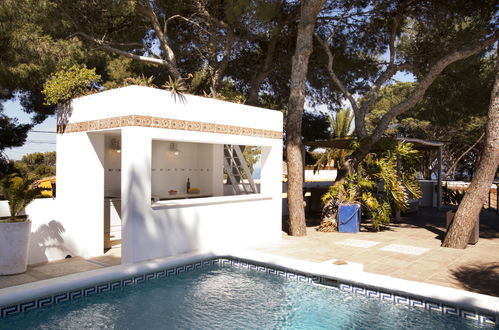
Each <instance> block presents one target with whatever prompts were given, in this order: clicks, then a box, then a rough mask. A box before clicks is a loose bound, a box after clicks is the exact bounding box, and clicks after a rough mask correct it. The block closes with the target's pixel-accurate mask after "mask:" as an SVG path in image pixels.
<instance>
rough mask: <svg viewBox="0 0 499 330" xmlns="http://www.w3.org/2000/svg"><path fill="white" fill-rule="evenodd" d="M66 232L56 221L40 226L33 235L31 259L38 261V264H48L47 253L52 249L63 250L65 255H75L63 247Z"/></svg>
mask: <svg viewBox="0 0 499 330" xmlns="http://www.w3.org/2000/svg"><path fill="white" fill-rule="evenodd" d="M65 231H66V229H65V228H64V226H63V225H62V224H61V223H60V222H58V221H56V220H52V221H50V222H48V223H46V224H43V225H41V226H39V227H38V228H37V229H36V231H34V232H32V233H31V238H30V243H29V244H30V254H31V255H30V259H32V260H36V262H46V261H48V258H47V255H46V251H47V249H52V248H54V249H59V250H62V251H63V253H64V254H70V255H72V254H73V253H72V252H71V251H69V250H68V249H67V248H66V247H64V245H63V243H64V239H63V238H62V234H63V233H64V232H65Z"/></svg>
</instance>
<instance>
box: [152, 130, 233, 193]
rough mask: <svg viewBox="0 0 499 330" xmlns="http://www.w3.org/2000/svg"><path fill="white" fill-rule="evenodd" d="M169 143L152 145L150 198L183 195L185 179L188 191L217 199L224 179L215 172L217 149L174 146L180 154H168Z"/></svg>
mask: <svg viewBox="0 0 499 330" xmlns="http://www.w3.org/2000/svg"><path fill="white" fill-rule="evenodd" d="M170 143H171V141H159V140H153V142H152V187H151V189H152V194H153V195H160V196H168V191H169V190H177V191H178V193H179V194H185V193H186V183H187V179H189V182H190V184H191V188H194V187H196V188H199V189H200V191H201V192H202V193H210V194H213V195H214V196H220V191H221V187H218V186H222V184H223V182H222V180H223V176H222V173H221V171H220V170H219V169H217V168H214V157H215V156H214V152H215V150H217V155H216V157H220V158H221V157H222V155H221V154H219V152H218V150H219V149H220V148H219V147H218V146H215V145H213V144H206V143H188V142H176V144H177V148H178V150H179V154H178V155H175V154H174V153H173V152H171V151H170Z"/></svg>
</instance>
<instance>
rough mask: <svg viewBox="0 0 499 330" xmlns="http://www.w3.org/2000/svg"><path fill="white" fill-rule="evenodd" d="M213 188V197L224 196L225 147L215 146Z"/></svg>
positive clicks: (221, 145) (212, 175)
mask: <svg viewBox="0 0 499 330" xmlns="http://www.w3.org/2000/svg"><path fill="white" fill-rule="evenodd" d="M212 146H213V159H212V164H211V167H212V173H211V180H212V181H211V187H212V192H213V196H223V195H224V184H223V181H224V169H223V167H224V145H223V144H213V145H212Z"/></svg>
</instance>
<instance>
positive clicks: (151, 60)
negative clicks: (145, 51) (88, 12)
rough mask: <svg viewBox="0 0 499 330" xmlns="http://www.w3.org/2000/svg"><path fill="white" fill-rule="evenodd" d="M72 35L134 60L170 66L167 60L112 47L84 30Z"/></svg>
mask: <svg viewBox="0 0 499 330" xmlns="http://www.w3.org/2000/svg"><path fill="white" fill-rule="evenodd" d="M72 36H81V37H83V38H84V39H86V40H88V41H91V42H93V43H95V44H97V45H99V46H100V47H101V48H104V49H105V50H107V51H109V52H112V53H115V54H118V55H122V56H125V57H128V58H131V59H134V60H138V61H144V62H149V63H154V64H159V65H162V66H166V67H168V63H167V62H166V61H165V60H162V59H158V58H153V57H148V56H141V55H137V54H133V53H130V52H127V51H124V50H121V49H118V48H115V47H111V46H110V45H109V44H108V43H106V42H104V41H102V40H100V39H96V38H94V37H92V36H89V35H88V34H86V33H84V32H76V33H74V34H72Z"/></svg>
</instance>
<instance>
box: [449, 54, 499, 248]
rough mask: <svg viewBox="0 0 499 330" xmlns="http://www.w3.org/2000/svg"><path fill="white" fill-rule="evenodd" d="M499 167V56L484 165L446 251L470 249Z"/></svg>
mask: <svg viewBox="0 0 499 330" xmlns="http://www.w3.org/2000/svg"><path fill="white" fill-rule="evenodd" d="M498 166H499V56H497V59H496V79H495V83H494V88H493V90H492V94H491V96H490V106H489V113H488V122H487V129H486V134H485V143H484V148H483V150H482V156H481V157H480V164H479V165H478V169H477V171H476V173H475V176H474V177H473V180H472V181H471V184H470V186H469V188H468V190H467V191H466V194H465V195H464V198H463V200H462V202H461V204H460V205H459V208H458V209H457V212H456V214H455V216H454V221H452V223H451V225H450V227H449V231H448V232H447V235H445V238H444V241H443V243H442V246H443V247H452V248H460V249H464V248H466V246H467V244H468V240H469V237H470V235H471V232H472V230H473V227H474V225H475V222H476V221H478V220H479V216H480V210H481V209H482V206H483V204H484V203H485V200H486V199H487V194H488V192H489V190H490V184H491V182H492V180H493V179H494V175H495V174H496V171H497V167H498Z"/></svg>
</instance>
